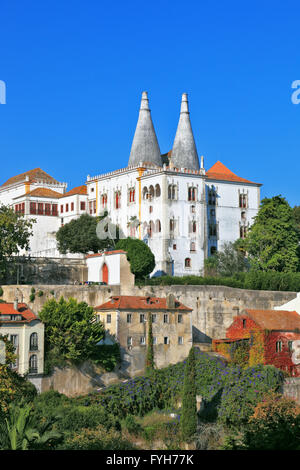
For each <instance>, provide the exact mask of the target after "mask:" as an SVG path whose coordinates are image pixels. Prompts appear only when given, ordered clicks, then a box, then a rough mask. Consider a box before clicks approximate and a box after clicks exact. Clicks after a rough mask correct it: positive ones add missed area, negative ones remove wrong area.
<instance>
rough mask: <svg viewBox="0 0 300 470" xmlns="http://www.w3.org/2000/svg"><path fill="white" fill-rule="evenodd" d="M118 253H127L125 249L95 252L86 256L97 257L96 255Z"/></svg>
mask: <svg viewBox="0 0 300 470" xmlns="http://www.w3.org/2000/svg"><path fill="white" fill-rule="evenodd" d="M117 253H121V254H122V253H126V251H124V250H115V251H104V252H103V253H93V254H92V255H86V258H95V257H96V256H103V255H105V256H106V255H116V254H117Z"/></svg>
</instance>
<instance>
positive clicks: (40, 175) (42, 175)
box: [2, 168, 58, 187]
mask: <svg viewBox="0 0 300 470" xmlns="http://www.w3.org/2000/svg"><path fill="white" fill-rule="evenodd" d="M26 176H28V178H29V181H28V182H36V181H43V182H45V183H58V181H57V180H56V179H54V178H52V176H50V175H48V173H46V172H45V171H43V170H41V168H34V169H33V170H29V171H25V173H21V174H20V175H16V176H12V177H11V178H9V179H8V180H7V181H5V183H3V184H2V187H3V186H9V185H11V184H15V183H19V182H22V181H24V180H25V178H26Z"/></svg>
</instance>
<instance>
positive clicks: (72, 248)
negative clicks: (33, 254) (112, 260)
mask: <svg viewBox="0 0 300 470" xmlns="http://www.w3.org/2000/svg"><path fill="white" fill-rule="evenodd" d="M102 220H103V221H104V220H109V219H107V213H105V214H103V215H102V216H100V217H93V216H91V215H89V214H83V215H81V216H80V217H79V218H78V219H73V220H71V222H69V223H67V224H65V225H63V226H62V227H60V228H59V230H58V231H57V233H56V239H57V241H58V249H59V251H60V253H62V254H65V253H67V252H69V253H84V254H86V253H88V252H90V251H92V252H94V253H98V252H99V251H100V250H108V249H111V248H112V247H114V244H115V241H117V239H118V238H119V230H118V227H116V226H114V225H113V224H112V223H111V222H108V223H104V227H103V228H104V231H105V232H106V233H107V238H106V239H101V238H99V236H98V234H97V226H98V223H99V222H101V221H102ZM111 236H112V238H111Z"/></svg>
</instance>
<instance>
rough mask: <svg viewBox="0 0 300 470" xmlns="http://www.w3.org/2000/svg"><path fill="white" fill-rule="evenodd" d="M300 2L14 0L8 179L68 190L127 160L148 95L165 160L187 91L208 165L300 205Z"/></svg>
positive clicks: (7, 73) (7, 45) (1, 54)
mask: <svg viewBox="0 0 300 470" xmlns="http://www.w3.org/2000/svg"><path fill="white" fill-rule="evenodd" d="M299 13H300V5H299V2H296V1H293V2H291V1H285V2H282V1H276V0H273V1H264V0H261V1H256V0H252V1H251V2H250V1H244V2H241V1H231V0H228V1H224V0H223V1H220V0H216V1H214V2H209V1H206V2H203V1H199V0H198V1H196V0H195V1H194V0H193V1H191V0H185V1H184V2H183V1H182V0H181V1H178V0H172V1H163V0H161V1H157V0H152V1H151V2H146V1H145V2H142V1H130V0H128V1H124V0H123V1H119V0H117V1H114V2H102V1H100V0H98V1H91V0H87V1H85V2H83V1H76V0H72V1H63V0H62V1H59V2H58V1H57V0H52V1H51V2H50V1H49V0H43V2H41V1H35V0H32V1H30V0H29V1H26V2H24V1H14V0H11V1H9V2H5V3H4V2H2V5H1V26H0V80H3V81H5V83H6V86H7V102H6V104H5V105H0V155H1V162H2V165H1V176H0V183H2V182H4V181H5V180H6V179H7V178H9V177H11V176H13V175H15V174H18V173H22V172H23V171H26V170H29V169H32V168H35V167H41V168H42V169H44V170H45V171H47V172H48V173H50V174H51V175H52V176H54V177H55V178H56V179H58V180H59V181H66V182H67V183H68V184H69V189H71V188H72V187H73V186H77V185H79V184H83V183H84V182H85V179H86V176H87V175H88V174H90V175H96V174H100V173H102V172H106V171H111V170H114V169H117V168H122V167H125V166H126V165H127V162H128V158H129V153H130V147H131V142H132V138H133V134H134V130H135V125H136V121H137V117H138V109H139V103H140V97H141V92H142V91H144V90H146V91H148V93H149V100H150V107H151V110H152V118H153V122H154V126H155V130H156V133H157V137H158V141H159V144H160V148H161V151H162V153H164V152H167V151H168V150H170V149H171V147H172V143H173V139H174V136H175V132H176V127H177V122H178V118H179V108H180V99H181V94H182V93H183V92H187V93H188V95H189V102H190V112H191V120H192V127H193V130H194V134H195V139H196V144H197V149H198V154H199V156H200V155H204V159H205V160H204V162H205V168H206V169H209V168H210V167H211V166H212V165H213V164H214V163H215V162H216V161H217V160H220V161H222V162H223V163H224V164H225V165H226V166H228V167H229V168H230V169H231V170H232V171H233V172H235V173H236V174H238V175H239V176H242V177H244V178H247V179H250V180H252V181H256V182H260V183H263V188H262V196H263V197H264V196H267V197H271V196H273V195H276V194H280V193H281V194H282V195H284V196H285V197H286V198H287V199H288V201H289V203H290V204H291V205H296V204H297V205H300V195H298V187H299V173H300V164H299V153H300V104H299V105H295V104H293V103H292V101H291V95H292V92H293V90H292V88H291V84H292V82H293V81H294V80H297V79H300V70H299V64H300V47H299V46H300V41H299V39H300V32H299V31H300V24H299V23H300V15H299Z"/></svg>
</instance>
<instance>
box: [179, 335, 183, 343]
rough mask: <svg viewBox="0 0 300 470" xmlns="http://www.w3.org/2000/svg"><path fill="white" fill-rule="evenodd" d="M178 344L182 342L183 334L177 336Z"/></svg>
mask: <svg viewBox="0 0 300 470" xmlns="http://www.w3.org/2000/svg"><path fill="white" fill-rule="evenodd" d="M178 344H183V336H178Z"/></svg>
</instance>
